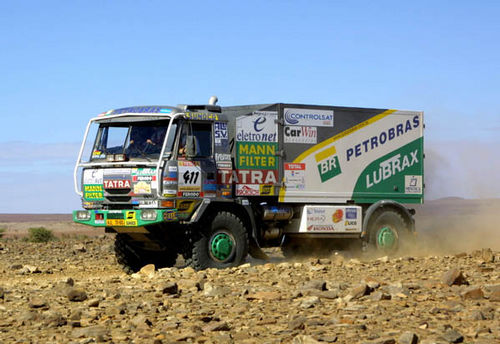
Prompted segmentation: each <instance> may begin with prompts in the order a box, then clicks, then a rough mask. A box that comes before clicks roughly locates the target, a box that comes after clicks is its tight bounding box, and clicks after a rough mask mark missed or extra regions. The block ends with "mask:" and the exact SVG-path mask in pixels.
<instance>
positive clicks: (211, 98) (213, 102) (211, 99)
mask: <svg viewBox="0 0 500 344" xmlns="http://www.w3.org/2000/svg"><path fill="white" fill-rule="evenodd" d="M218 101H219V98H217V96H211V97H210V99H209V100H208V105H215V104H217V102H218Z"/></svg>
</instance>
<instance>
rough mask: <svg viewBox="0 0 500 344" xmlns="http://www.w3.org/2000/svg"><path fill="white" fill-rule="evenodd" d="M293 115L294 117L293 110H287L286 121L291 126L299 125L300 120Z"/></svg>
mask: <svg viewBox="0 0 500 344" xmlns="http://www.w3.org/2000/svg"><path fill="white" fill-rule="evenodd" d="M293 115H294V113H293V111H291V110H286V111H285V121H286V122H287V123H290V124H297V123H299V120H298V119H295V118H293Z"/></svg>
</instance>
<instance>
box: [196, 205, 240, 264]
mask: <svg viewBox="0 0 500 344" xmlns="http://www.w3.org/2000/svg"><path fill="white" fill-rule="evenodd" d="M220 237H223V238H224V240H226V241H228V242H231V245H232V246H231V251H230V253H228V254H227V257H226V258H225V259H220V260H218V259H217V258H216V257H215V256H214V254H213V249H212V247H213V244H214V240H217V238H220ZM247 254H248V234H247V231H246V228H245V225H244V224H243V222H242V221H241V220H240V219H239V218H238V217H237V216H236V215H235V214H233V213H230V212H226V211H221V212H218V213H217V214H216V215H215V216H214V217H213V219H212V221H211V222H210V225H209V228H208V229H207V230H204V231H201V233H200V234H199V236H198V237H197V238H195V240H194V242H193V245H192V254H191V260H190V263H191V266H192V267H193V268H194V269H196V270H203V269H207V268H218V269H222V268H228V267H233V266H238V265H240V264H241V263H242V262H243V261H244V260H245V258H246V256H247Z"/></svg>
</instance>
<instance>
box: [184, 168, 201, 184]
mask: <svg viewBox="0 0 500 344" xmlns="http://www.w3.org/2000/svg"><path fill="white" fill-rule="evenodd" d="M199 175H200V171H186V172H184V174H183V175H182V177H183V178H184V184H196V181H197V180H198V177H199Z"/></svg>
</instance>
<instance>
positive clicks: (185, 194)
mask: <svg viewBox="0 0 500 344" xmlns="http://www.w3.org/2000/svg"><path fill="white" fill-rule="evenodd" d="M178 195H179V197H203V192H198V191H183V192H179V193H178Z"/></svg>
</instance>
